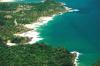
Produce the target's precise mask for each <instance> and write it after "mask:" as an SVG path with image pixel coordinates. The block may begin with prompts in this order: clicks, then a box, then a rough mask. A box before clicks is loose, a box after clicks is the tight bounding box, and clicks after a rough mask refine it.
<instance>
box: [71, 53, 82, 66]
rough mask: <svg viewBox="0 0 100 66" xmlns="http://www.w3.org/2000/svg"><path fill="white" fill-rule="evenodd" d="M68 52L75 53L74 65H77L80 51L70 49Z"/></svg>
mask: <svg viewBox="0 0 100 66" xmlns="http://www.w3.org/2000/svg"><path fill="white" fill-rule="evenodd" d="M70 53H71V54H74V55H75V59H74V65H75V66H78V64H79V62H78V61H79V56H80V55H81V53H79V52H77V51H72V52H70Z"/></svg>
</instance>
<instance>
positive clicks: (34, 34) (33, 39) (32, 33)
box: [14, 6, 72, 44]
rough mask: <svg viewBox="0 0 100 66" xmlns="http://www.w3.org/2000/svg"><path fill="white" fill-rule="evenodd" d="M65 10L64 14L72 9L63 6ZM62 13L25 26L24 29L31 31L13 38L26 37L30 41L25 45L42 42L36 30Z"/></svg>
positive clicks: (41, 18)
mask: <svg viewBox="0 0 100 66" xmlns="http://www.w3.org/2000/svg"><path fill="white" fill-rule="evenodd" d="M64 7H65V9H66V12H70V11H71V10H72V8H68V7H66V6H64ZM62 14H63V13H62V12H60V13H59V14H55V15H52V16H45V17H40V18H39V19H38V20H37V21H36V22H33V23H31V24H25V25H24V27H25V28H29V29H32V30H31V31H27V32H24V33H21V34H14V35H15V36H21V37H28V38H31V41H29V42H28V43H26V44H34V43H36V42H38V41H40V40H42V39H43V38H41V37H40V36H39V34H40V33H39V32H37V29H38V28H39V27H40V26H41V25H46V24H47V23H48V22H49V21H51V20H53V18H54V17H55V16H57V15H62Z"/></svg>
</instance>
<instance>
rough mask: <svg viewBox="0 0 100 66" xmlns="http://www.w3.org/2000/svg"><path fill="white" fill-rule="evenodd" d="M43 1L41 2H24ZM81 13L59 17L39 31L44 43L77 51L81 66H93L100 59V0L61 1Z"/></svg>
mask: <svg viewBox="0 0 100 66" xmlns="http://www.w3.org/2000/svg"><path fill="white" fill-rule="evenodd" d="M23 1H25V2H40V1H41V0H23ZM58 1H60V2H64V3H66V6H68V7H71V8H74V9H79V10H80V11H79V12H71V13H64V14H63V15H58V16H56V17H55V18H54V19H53V20H52V21H49V23H48V24H46V25H43V26H41V27H40V28H39V29H38V31H39V32H40V36H41V37H42V38H44V39H43V40H42V41H40V42H44V43H46V44H48V45H51V46H53V47H64V48H66V49H68V50H69V51H78V52H80V53H81V55H80V56H79V61H78V62H79V66H91V64H93V63H95V61H97V60H99V59H100V7H99V6H100V0H58Z"/></svg>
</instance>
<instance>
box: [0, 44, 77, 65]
mask: <svg viewBox="0 0 100 66" xmlns="http://www.w3.org/2000/svg"><path fill="white" fill-rule="evenodd" d="M74 58H75V56H74V55H73V54H70V53H69V51H67V50H66V49H64V48H52V47H50V46H47V45H44V44H38V43H37V44H33V45H18V46H12V47H8V46H4V45H1V44H0V65H2V66H74V64H73V60H74Z"/></svg>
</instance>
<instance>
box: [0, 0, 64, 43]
mask: <svg viewBox="0 0 100 66" xmlns="http://www.w3.org/2000/svg"><path fill="white" fill-rule="evenodd" d="M60 12H66V9H65V8H64V6H63V5H62V4H61V3H59V2H56V1H51V0H46V1H45V2H44V3H42V2H41V3H0V39H2V40H3V41H5V42H6V41H7V40H10V39H12V38H13V37H14V36H13V34H15V33H20V32H25V31H28V30H30V29H28V28H25V27H24V26H23V24H29V23H33V22H35V21H36V20H38V18H39V17H42V16H51V15H53V14H59V13H60Z"/></svg>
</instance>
